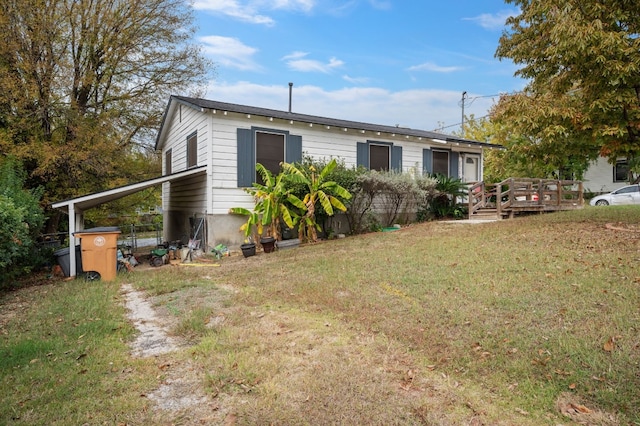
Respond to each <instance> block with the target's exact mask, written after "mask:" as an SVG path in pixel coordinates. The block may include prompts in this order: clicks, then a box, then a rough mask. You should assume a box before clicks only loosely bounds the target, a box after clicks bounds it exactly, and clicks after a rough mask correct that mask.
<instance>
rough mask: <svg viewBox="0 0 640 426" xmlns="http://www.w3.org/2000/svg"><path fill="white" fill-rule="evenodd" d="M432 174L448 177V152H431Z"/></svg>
mask: <svg viewBox="0 0 640 426" xmlns="http://www.w3.org/2000/svg"><path fill="white" fill-rule="evenodd" d="M432 173H433V174H434V175H435V174H441V175H444V176H449V151H437V150H435V149H434V150H433V170H432Z"/></svg>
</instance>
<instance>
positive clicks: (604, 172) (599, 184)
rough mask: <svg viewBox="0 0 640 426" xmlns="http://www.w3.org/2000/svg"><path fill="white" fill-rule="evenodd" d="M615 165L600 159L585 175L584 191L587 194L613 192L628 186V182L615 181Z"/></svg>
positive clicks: (602, 158)
mask: <svg viewBox="0 0 640 426" xmlns="http://www.w3.org/2000/svg"><path fill="white" fill-rule="evenodd" d="M613 167H614V166H613V164H611V163H609V161H608V160H607V159H606V158H604V157H598V159H597V160H596V161H595V162H593V163H592V164H591V165H590V166H589V168H588V169H587V171H586V172H585V174H584V178H583V182H584V190H585V191H587V192H596V193H602V192H611V191H615V190H616V189H618V188H622V187H623V186H625V185H628V183H627V182H614V181H613Z"/></svg>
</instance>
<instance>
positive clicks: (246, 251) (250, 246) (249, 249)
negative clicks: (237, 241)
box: [240, 243, 256, 257]
mask: <svg viewBox="0 0 640 426" xmlns="http://www.w3.org/2000/svg"><path fill="white" fill-rule="evenodd" d="M240 250H242V255H243V256H244V257H249V256H254V255H255V254H256V245H255V243H244V244H242V245H240Z"/></svg>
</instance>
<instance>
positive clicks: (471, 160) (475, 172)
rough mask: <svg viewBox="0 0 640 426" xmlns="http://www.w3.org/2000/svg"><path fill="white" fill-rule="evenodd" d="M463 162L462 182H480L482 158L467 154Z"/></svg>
mask: <svg viewBox="0 0 640 426" xmlns="http://www.w3.org/2000/svg"><path fill="white" fill-rule="evenodd" d="M462 162H463V165H462V180H463V181H464V182H478V181H479V180H480V156H479V155H474V154H465V155H464V156H463V159H462Z"/></svg>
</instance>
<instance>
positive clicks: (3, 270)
mask: <svg viewBox="0 0 640 426" xmlns="http://www.w3.org/2000/svg"><path fill="white" fill-rule="evenodd" d="M24 182H25V173H24V171H23V169H22V167H21V166H20V165H19V163H18V162H17V161H16V160H14V159H11V158H10V159H6V160H5V161H4V162H3V163H2V164H0V252H1V253H2V256H0V288H1V287H5V286H8V285H9V284H10V280H11V279H13V278H14V277H16V276H17V275H19V274H22V273H26V272H29V271H30V270H31V269H32V267H33V266H34V264H35V261H36V260H37V256H36V253H35V251H36V248H37V247H36V238H37V237H38V235H39V234H40V231H41V229H42V225H43V223H44V215H43V213H42V209H41V208H40V205H39V200H40V198H41V196H42V191H41V190H26V189H24Z"/></svg>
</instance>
